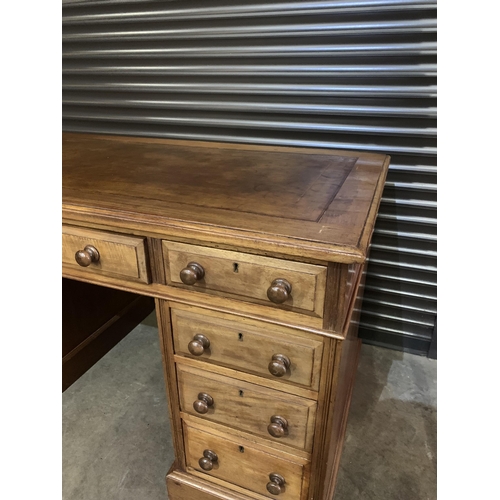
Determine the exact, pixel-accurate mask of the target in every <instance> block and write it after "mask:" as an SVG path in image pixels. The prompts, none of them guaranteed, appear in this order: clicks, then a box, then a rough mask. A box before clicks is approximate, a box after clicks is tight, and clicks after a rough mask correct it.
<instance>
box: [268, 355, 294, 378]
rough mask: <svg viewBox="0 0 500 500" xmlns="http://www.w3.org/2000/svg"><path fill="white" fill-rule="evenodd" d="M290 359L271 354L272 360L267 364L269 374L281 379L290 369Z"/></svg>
mask: <svg viewBox="0 0 500 500" xmlns="http://www.w3.org/2000/svg"><path fill="white" fill-rule="evenodd" d="M290 364H291V362H290V359H289V358H288V357H287V356H284V355H283V354H273V360H272V361H271V362H270V363H269V367H268V368H269V372H270V373H271V375H274V376H275V377H282V376H283V375H286V372H287V370H288V369H289V368H290Z"/></svg>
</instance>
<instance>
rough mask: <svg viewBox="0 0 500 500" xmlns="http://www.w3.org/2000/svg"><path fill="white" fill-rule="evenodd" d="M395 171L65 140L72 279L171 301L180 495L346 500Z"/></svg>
mask: <svg viewBox="0 0 500 500" xmlns="http://www.w3.org/2000/svg"><path fill="white" fill-rule="evenodd" d="M388 165H389V157H388V156H384V155H376V154H368V153H355V152H351V151H333V150H326V149H325V150H322V149H309V148H292V147H270V146H254V145H241V144H224V143H207V142H194V141H177V140H165V139H150V138H132V137H120V136H105V135H93V134H74V133H65V134H63V230H62V261H63V276H64V277H66V278H70V279H74V280H80V281H84V282H89V283H93V284H97V285H102V286H105V287H112V288H115V289H121V290H125V291H130V292H134V293H137V294H141V295H146V296H150V297H154V299H155V306H156V314H157V318H158V327H159V334H160V345H161V349H162V355H163V361H164V372H165V380H166V386H167V396H168V402H169V408H170V422H171V428H172V435H173V443H174V447H175V456H176V460H175V463H174V464H172V466H171V468H170V471H169V472H168V473H167V477H166V482H167V487H168V494H169V498H170V499H171V500H215V499H218V500H251V499H254V500H259V499H260V500H263V499H265V498H282V499H284V500H306V499H310V500H313V499H314V500H320V499H321V500H330V499H331V498H332V496H333V492H334V487H335V479H336V473H337V470H338V465H339V460H340V455H341V451H342V445H343V436H344V432H345V427H346V420H347V414H348V408H349V402H350V395H351V391H352V386H353V380H354V375H355V372H356V366H357V358H358V353H359V347H360V341H359V340H358V339H357V320H358V313H359V309H360V304H359V301H360V300H361V296H362V288H363V286H362V277H363V269H364V265H365V262H366V258H367V253H368V248H369V243H370V238H371V235H372V231H373V225H374V221H375V218H376V215H377V210H378V206H379V203H380V199H381V194H382V190H383V186H384V181H385V176H386V173H387V169H388ZM91 313H92V312H91V311H89V314H91ZM165 418H167V417H166V416H165ZM169 465H170V464H165V467H166V469H167V467H168V466H169Z"/></svg>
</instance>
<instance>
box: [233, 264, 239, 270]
mask: <svg viewBox="0 0 500 500" xmlns="http://www.w3.org/2000/svg"><path fill="white" fill-rule="evenodd" d="M238 266H239V264H238V263H237V262H235V263H234V264H233V271H234V272H235V273H237V272H238Z"/></svg>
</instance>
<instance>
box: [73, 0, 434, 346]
mask: <svg viewBox="0 0 500 500" xmlns="http://www.w3.org/2000/svg"><path fill="white" fill-rule="evenodd" d="M436 7H437V6H436V2H435V1H434V0H433V1H426V0H420V1H415V0H346V1H340V0H339V1H310V2H308V1H301V2H297V1H290V2H279V1H277V2H261V3H258V2H250V1H245V2H243V1H226V2H223V1H170V2H157V1H135V2H130V1H123V0H122V1H120V0H113V1H100V2H94V1H89V2H74V1H66V2H63V130H66V131H87V132H102V133H120V134H130V135H147V136H156V137H177V138H185V139H202V140H221V141H233V142H247V143H260V144H282V145H295V146H320V147H327V148H346V149H358V150H359V149H362V150H367V151H377V152H382V153H387V154H390V155H391V156H392V164H391V167H390V172H389V175H388V179H387V186H386V189H385V192H384V197H383V202H382V206H381V209H380V215H379V217H378V220H377V224H376V228H375V233H374V238H373V247H372V251H371V256H370V264H369V268H368V276H367V281H366V292H365V297H366V299H365V302H364V305H363V314H362V325H361V331H360V334H361V336H362V337H363V338H364V339H365V340H366V341H367V342H371V343H376V344H383V345H388V346H392V347H398V348H404V349H406V350H411V351H414V352H420V353H425V352H427V349H428V347H429V344H430V340H431V335H432V331H433V328H434V323H435V316H436V274H437V272H436V38H437V37H436V26H437V21H436Z"/></svg>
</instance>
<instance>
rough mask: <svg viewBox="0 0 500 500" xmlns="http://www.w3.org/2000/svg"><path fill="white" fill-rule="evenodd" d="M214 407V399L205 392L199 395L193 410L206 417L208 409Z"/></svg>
mask: <svg viewBox="0 0 500 500" xmlns="http://www.w3.org/2000/svg"><path fill="white" fill-rule="evenodd" d="M213 405H214V398H213V397H212V396H210V394H207V393H205V392H200V393H199V394H198V399H197V400H196V401H195V402H194V403H193V408H194V409H195V411H196V412H197V413H201V414H202V415H204V414H205V413H207V411H208V408H209V407H210V406H213Z"/></svg>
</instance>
